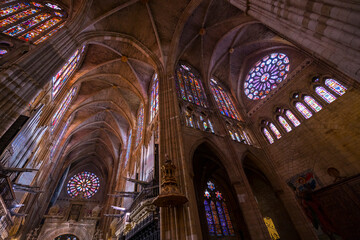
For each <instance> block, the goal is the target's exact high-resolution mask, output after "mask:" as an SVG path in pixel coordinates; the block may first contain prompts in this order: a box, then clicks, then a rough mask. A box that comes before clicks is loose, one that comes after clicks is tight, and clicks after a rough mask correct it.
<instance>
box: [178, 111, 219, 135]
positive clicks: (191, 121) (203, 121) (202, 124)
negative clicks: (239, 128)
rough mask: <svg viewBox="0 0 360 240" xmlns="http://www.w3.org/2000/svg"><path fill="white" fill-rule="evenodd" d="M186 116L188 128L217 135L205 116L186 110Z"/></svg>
mask: <svg viewBox="0 0 360 240" xmlns="http://www.w3.org/2000/svg"><path fill="white" fill-rule="evenodd" d="M184 115H185V121H186V126H187V127H191V128H195V129H199V130H202V131H205V132H211V133H215V130H214V126H213V123H212V122H211V120H210V118H209V117H208V116H206V115H205V114H203V113H197V112H192V111H189V110H186V111H185V114H184Z"/></svg>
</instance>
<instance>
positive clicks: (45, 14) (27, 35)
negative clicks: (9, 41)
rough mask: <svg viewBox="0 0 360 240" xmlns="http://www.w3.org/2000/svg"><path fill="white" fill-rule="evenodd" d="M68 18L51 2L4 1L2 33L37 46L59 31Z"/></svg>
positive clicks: (0, 20) (0, 19)
mask: <svg viewBox="0 0 360 240" xmlns="http://www.w3.org/2000/svg"><path fill="white" fill-rule="evenodd" d="M66 16H67V14H66V12H65V11H64V10H63V9H62V8H61V7H60V6H58V5H56V4H53V3H50V2H47V3H45V4H44V3H42V2H41V3H40V2H36V1H32V2H23V1H2V2H0V31H1V32H2V33H4V34H6V35H8V36H10V37H15V38H18V39H21V40H23V41H26V42H31V43H34V44H36V45H37V44H39V43H41V42H43V41H45V40H46V39H48V38H49V37H50V36H52V35H54V33H56V32H57V31H59V30H60V29H61V28H62V27H63V26H64V25H65V20H66Z"/></svg>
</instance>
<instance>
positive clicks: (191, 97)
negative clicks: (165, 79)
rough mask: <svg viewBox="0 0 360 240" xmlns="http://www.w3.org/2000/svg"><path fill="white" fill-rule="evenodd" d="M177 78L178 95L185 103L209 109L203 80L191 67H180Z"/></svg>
mask: <svg viewBox="0 0 360 240" xmlns="http://www.w3.org/2000/svg"><path fill="white" fill-rule="evenodd" d="M175 77H176V87H177V89H178V94H179V96H180V97H181V98H182V99H183V100H184V101H187V102H191V103H194V104H196V105H198V106H201V107H204V108H207V106H208V105H207V100H206V97H205V93H204V88H203V86H202V83H201V79H200V78H199V77H198V75H197V74H195V73H194V71H193V69H192V68H191V67H190V66H189V65H185V64H181V65H179V66H178V68H177V69H176V74H175Z"/></svg>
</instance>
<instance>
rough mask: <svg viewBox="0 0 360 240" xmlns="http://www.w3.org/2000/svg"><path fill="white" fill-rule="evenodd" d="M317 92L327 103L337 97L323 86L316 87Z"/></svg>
mask: <svg viewBox="0 0 360 240" xmlns="http://www.w3.org/2000/svg"><path fill="white" fill-rule="evenodd" d="M315 92H316V93H317V94H318V95H319V96H320V97H321V98H322V99H324V100H325V101H326V102H327V103H332V102H333V101H335V100H336V97H335V96H334V95H332V94H331V93H329V91H328V90H326V89H325V88H323V87H316V88H315Z"/></svg>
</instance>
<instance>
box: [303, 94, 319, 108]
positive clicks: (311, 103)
mask: <svg viewBox="0 0 360 240" xmlns="http://www.w3.org/2000/svg"><path fill="white" fill-rule="evenodd" d="M304 101H305V102H306V104H307V105H309V106H310V107H311V108H312V110H314V111H315V112H319V111H320V110H321V109H322V107H321V105H320V104H319V103H318V102H317V101H315V99H314V98H312V97H310V96H305V97H304Z"/></svg>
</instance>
